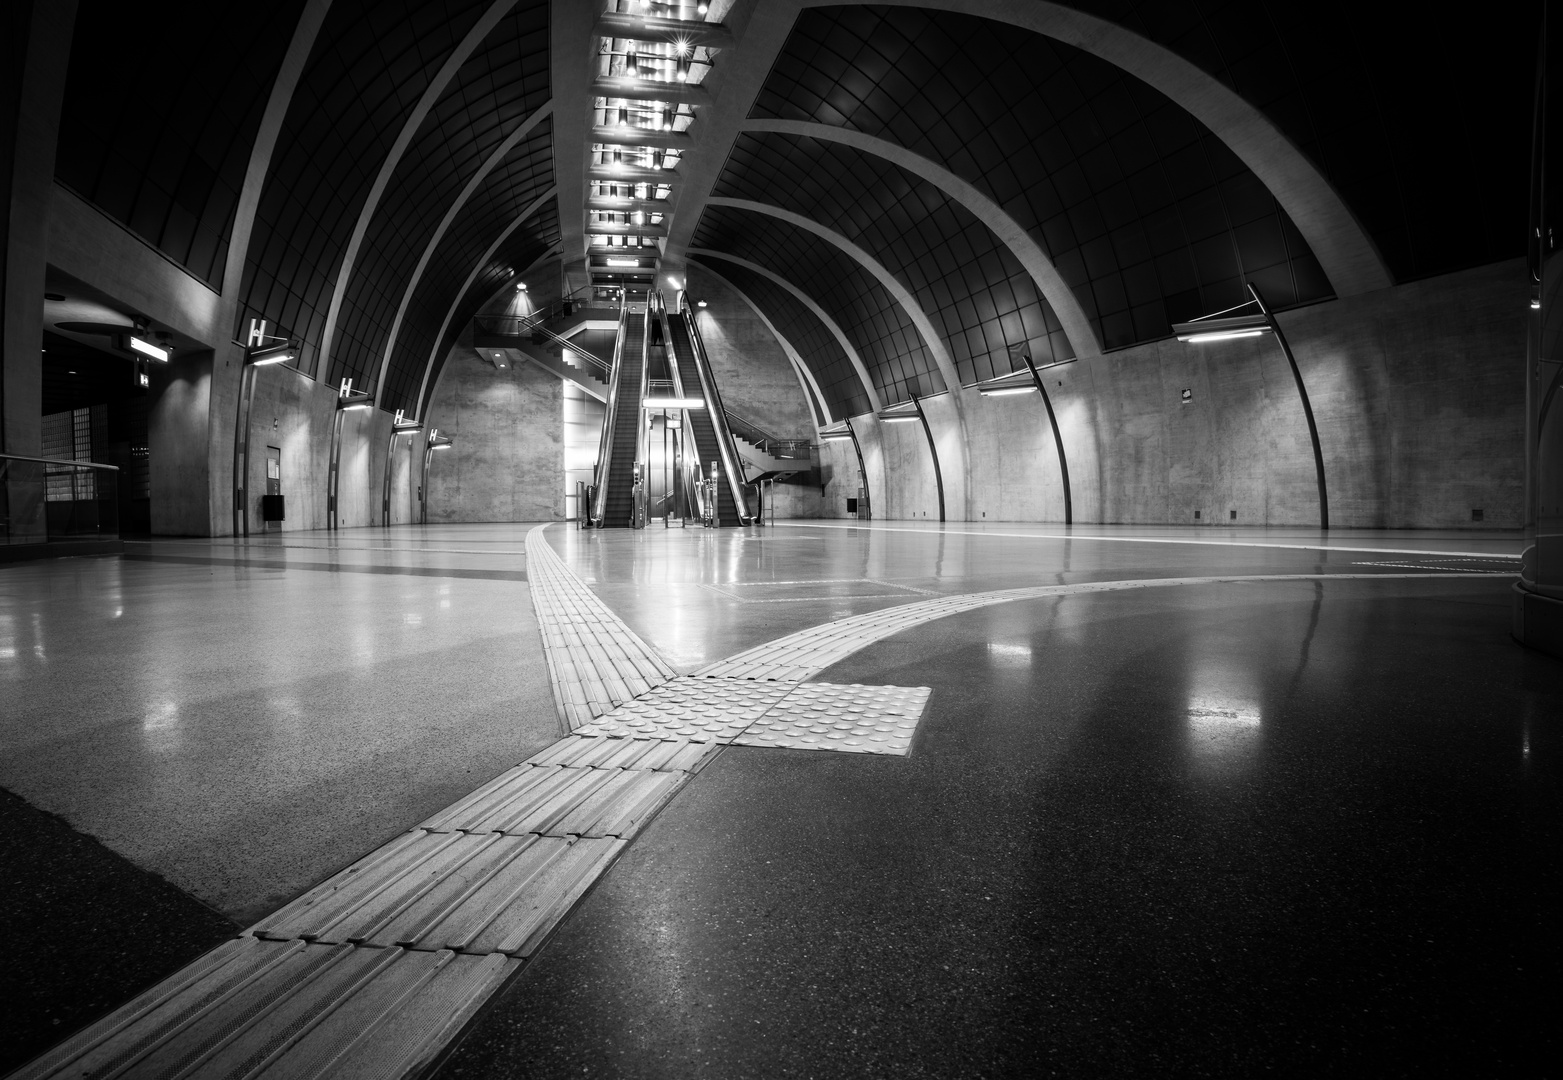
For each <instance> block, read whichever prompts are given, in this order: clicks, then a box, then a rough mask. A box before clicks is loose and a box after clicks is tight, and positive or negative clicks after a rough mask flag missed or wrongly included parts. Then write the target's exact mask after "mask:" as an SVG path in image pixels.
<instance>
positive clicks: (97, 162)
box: [54, 0, 304, 291]
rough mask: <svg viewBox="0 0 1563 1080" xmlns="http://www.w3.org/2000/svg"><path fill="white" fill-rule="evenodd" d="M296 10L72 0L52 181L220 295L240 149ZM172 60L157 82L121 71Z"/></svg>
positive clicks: (251, 133) (290, 4) (244, 152)
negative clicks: (148, 47) (137, 55)
mask: <svg viewBox="0 0 1563 1080" xmlns="http://www.w3.org/2000/svg"><path fill="white" fill-rule="evenodd" d="M303 7H304V5H303V2H302V0H285V2H279V3H268V4H210V3H205V2H196V0H187V2H182V3H180V2H176V3H163V4H155V5H146V4H125V3H120V2H118V0H82V2H81V3H80V4H79V5H78V6H77V9H76V22H75V34H74V37H73V39H72V42H71V62H70V68H69V72H68V75H67V78H66V83H65V98H64V102H63V104H62V107H61V113H60V135H59V149H58V152H57V154H56V157H55V163H54V170H55V176H56V177H57V178H58V179H59V180H60V182H61V183H63V184H64V185H65V186H66V187H69V188H71V189H72V190H73V191H75V192H77V193H78V194H80V195H81V196H82V197H83V198H85V199H87V200H88V201H89V202H91V203H92V204H93V205H95V206H97V207H98V208H99V209H100V210H102V211H103V212H104V213H106V214H108V215H109V217H111V218H113V219H114V220H115V221H118V222H119V223H120V224H122V225H124V226H126V227H127V228H129V229H130V230H131V231H132V232H134V233H136V234H137V235H138V236H140V237H141V238H142V239H144V240H146V241H147V242H148V243H150V244H152V245H153V246H154V247H156V248H157V249H158V250H159V251H161V252H162V253H163V254H164V255H167V256H168V257H169V258H170V259H172V260H173V261H174V262H176V263H178V264H179V265H180V266H183V267H184V268H185V269H186V270H188V271H190V273H192V274H194V275H195V276H196V277H198V278H200V279H201V280H202V281H205V282H206V283H207V284H209V285H211V286H212V288H214V289H217V290H219V291H220V290H221V289H222V287H223V268H224V265H225V264H226V262H227V259H228V245H229V241H230V240H231V238H232V233H233V219H234V211H235V210H236V209H237V207H238V204H239V194H240V192H241V191H242V190H243V187H244V176H245V172H246V171H247V169H248V168H249V162H250V151H251V148H252V146H253V144H254V142H255V135H256V132H257V131H258V129H259V127H260V122H261V116H262V114H263V113H264V112H265V110H266V103H267V100H268V98H269V95H270V92H271V86H272V82H273V81H274V80H275V79H276V77H277V71H278V69H279V67H280V66H281V63H282V58H283V55H284V53H285V52H286V50H287V47H288V41H289V40H290V38H291V37H292V35H293V29H294V27H295V25H297V23H298V18H299V14H300V12H301V11H302V10H303ZM132 42H135V43H141V44H137V45H134V46H132V45H130V44H129V43H132ZM145 43H155V48H154V49H153V50H152V52H150V53H147V54H146V55H145V57H144V58H141V59H132V58H131V57H130V56H128V55H127V51H126V50H127V48H135V49H138V50H144V48H145ZM170 57H175V58H177V61H176V62H174V63H156V68H157V70H156V76H155V77H151V78H147V77H127V76H128V75H129V74H130V70H129V69H127V64H129V65H131V66H132V67H134V66H136V65H138V64H140V63H142V62H143V61H145V62H157V61H159V60H166V59H167V58H170Z"/></svg>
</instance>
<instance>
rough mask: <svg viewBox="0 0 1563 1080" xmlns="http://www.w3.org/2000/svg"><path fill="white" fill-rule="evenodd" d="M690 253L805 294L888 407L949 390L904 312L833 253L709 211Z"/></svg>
mask: <svg viewBox="0 0 1563 1080" xmlns="http://www.w3.org/2000/svg"><path fill="white" fill-rule="evenodd" d="M690 247H697V248H710V249H712V250H713V251H721V252H726V253H727V254H729V255H735V256H737V257H738V258H741V259H746V260H748V261H749V262H752V263H755V264H756V265H758V266H764V267H766V268H768V269H770V270H772V271H774V272H775V273H776V274H778V275H779V276H780V277H782V278H783V279H785V280H787V281H789V282H791V283H792V284H794V285H796V286H798V287H799V288H800V289H802V290H803V292H804V293H805V294H807V295H808V296H809V298H810V299H812V300H813V301H814V302H815V303H816V304H818V305H819V306H820V308H821V309H822V310H824V311H825V312H826V314H828V315H829V316H830V317H831V318H832V319H834V320H835V321H836V324H837V325H838V326H840V327H841V330H842V333H844V334H846V335H847V340H849V341H850V342H852V345H853V347H854V348H855V349H856V350H857V353H858V356H859V357H861V358H862V360H863V365H864V367H866V368H867V369H868V375H869V378H870V379H872V380H873V382H874V389H875V390H876V391H877V392H878V393H879V396H880V400H881V402H882V403H883V404H886V405H889V404H893V403H895V402H899V401H907V400H910V398H911V396H912V395H913V394H918V395H924V394H936V393H940V392H941V391H943V390H944V389H945V386H944V384H943V380H942V379H940V377H939V374H938V371H937V370H936V367H935V365H934V361H933V357H932V356H931V355H930V354H929V352H928V347H927V346H926V345H925V344H924V342H923V338H922V335H921V334H919V333H918V332H917V327H916V326H914V325H913V324H912V321H911V319H910V318H909V317H908V315H907V313H906V311H905V309H903V308H902V307H901V305H900V304H899V303H897V302H896V299H895V297H893V296H891V295H890V293H889V292H888V291H887V290H886V289H885V287H884V286H883V285H881V284H879V282H878V281H877V280H876V279H875V278H874V277H873V276H872V275H871V274H870V273H869V272H868V271H867V270H865V269H863V267H862V266H861V265H859V264H858V263H857V261H856V260H854V259H852V258H851V257H850V256H848V255H846V254H845V253H843V252H842V251H841V250H840V249H838V248H837V247H835V246H834V245H832V244H828V243H826V242H825V241H824V240H821V239H820V238H819V237H817V236H815V235H814V234H812V233H810V232H807V231H805V230H803V229H800V228H798V227H797V226H795V225H791V224H789V223H787V222H784V221H782V220H780V219H778V218H774V217H771V216H769V215H767V214H761V213H757V212H755V211H751V210H740V209H737V208H736V207H729V206H708V207H706V209H705V212H704V213H703V214H702V215H701V217H700V223H699V225H698V226H696V228H695V235H694V240H693V241H692V242H691V244H690ZM822 389H823V387H822ZM826 393H827V394H828V393H832V391H829V390H827V391H826ZM833 406H834V401H833Z"/></svg>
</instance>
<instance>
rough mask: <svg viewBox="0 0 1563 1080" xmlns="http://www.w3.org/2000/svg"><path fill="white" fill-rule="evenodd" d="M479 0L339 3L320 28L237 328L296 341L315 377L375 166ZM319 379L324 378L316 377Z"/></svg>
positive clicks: (472, 18) (274, 173)
mask: <svg viewBox="0 0 1563 1080" xmlns="http://www.w3.org/2000/svg"><path fill="white" fill-rule="evenodd" d="M487 6H488V5H487V3H486V2H485V0H336V2H334V3H333V4H332V5H331V10H330V12H329V14H328V15H327V16H326V21H325V25H324V26H323V27H321V32H320V37H319V38H318V39H317V40H316V42H315V48H314V51H313V52H312V53H311V54H310V58H309V63H308V65H307V66H306V67H305V70H304V74H303V77H302V78H301V79H300V80H299V85H298V89H297V90H296V91H295V92H294V95H293V103H292V105H291V107H290V108H289V109H288V116H287V120H286V121H285V122H284V124H283V126H282V132H281V134H280V136H279V138H278V140H277V148H276V150H275V152H274V154H273V156H272V166H271V173H270V175H269V176H268V177H267V178H266V186H265V189H264V190H263V191H262V193H261V201H260V207H259V209H258V211H257V213H256V216H255V234H254V236H253V237H252V238H251V240H250V250H249V251H248V252H247V253H246V256H245V269H244V285H243V289H242V291H241V304H240V312H239V325H240V326H243V325H244V322H245V320H247V319H249V318H262V319H267V320H269V321H270V322H271V323H272V325H273V326H274V327H276V328H277V329H278V330H279V331H282V332H287V333H290V334H292V335H293V336H295V337H299V338H302V339H303V343H304V347H303V350H302V355H301V356H300V359H299V364H298V366H299V368H300V370H302V371H306V372H310V373H316V372H317V371H318V365H317V363H316V361H317V359H318V355H317V354H318V351H319V348H320V335H321V332H322V331H323V330H324V328H325V319H326V313H327V311H328V310H329V308H330V306H331V293H332V290H333V288H334V286H335V279H336V272H337V269H338V267H339V266H340V265H341V262H342V255H343V252H344V250H345V249H346V246H347V242H348V240H349V239H350V238H351V236H352V232H353V227H354V225H355V224H356V221H357V216H358V213H359V210H360V208H361V207H362V206H363V204H364V200H365V199H366V198H367V196H368V194H369V189H370V187H371V186H372V185H373V183H374V179H375V176H376V175H377V174H378V172H379V170H380V165H381V163H382V162H383V161H384V160H385V157H386V154H387V153H388V152H389V151H390V148H391V145H392V144H393V143H394V142H395V141H396V137H397V135H398V134H399V133H400V132H401V129H402V126H403V125H404V124H405V123H406V120H407V117H408V115H409V114H410V113H411V111H412V109H413V107H414V106H415V105H416V104H417V102H418V99H419V97H420V96H421V95H422V94H423V91H424V90H425V88H427V86H428V85H429V82H430V80H431V79H432V78H433V77H434V75H435V74H436V73H437V72H438V71H439V69H440V67H441V65H442V64H444V62H445V60H446V58H448V57H449V56H450V54H451V52H452V51H453V50H454V49H455V47H456V45H457V44H459V43H460V41H461V39H462V38H463V37H464V36H465V35H466V33H467V31H468V30H469V29H471V27H472V26H473V24H474V23H476V22H477V20H478V18H479V16H481V15H482V13H483V11H484V9H485V8H486V7H487ZM319 373H320V374H324V372H319Z"/></svg>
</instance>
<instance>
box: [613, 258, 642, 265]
mask: <svg viewBox="0 0 1563 1080" xmlns="http://www.w3.org/2000/svg"><path fill="white" fill-rule="evenodd" d="M608 265H609V266H639V265H640V260H639V259H609V260H608Z"/></svg>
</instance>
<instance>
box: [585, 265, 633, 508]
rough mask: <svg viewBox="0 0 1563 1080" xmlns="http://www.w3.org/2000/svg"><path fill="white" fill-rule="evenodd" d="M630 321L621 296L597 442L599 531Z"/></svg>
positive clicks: (595, 502)
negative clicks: (600, 428)
mask: <svg viewBox="0 0 1563 1080" xmlns="http://www.w3.org/2000/svg"><path fill="white" fill-rule="evenodd" d="M629 320H630V301H629V296H628V294H626V293H620V294H619V334H618V337H616V338H614V341H613V367H612V368H611V369H610V371H609V374H608V401H607V405H606V408H605V410H604V412H603V417H602V435H601V436H600V437H599V439H598V441H597V472H596V475H595V476H594V477H593V479H594V480H595V481H596V485H597V486H596V490H595V491H594V492H593V494H592V508H591V520H592V524H594V525H595V526H596V527H597V528H599V529H600V528H602V523H603V519H604V518H606V517H607V516H608V465H609V458H611V457H612V456H613V425H614V420H615V418H616V417H617V416H618V413H619V376H620V375H621V374H622V373H623V368H624V333H625V331H626V330H628V329H629Z"/></svg>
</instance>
